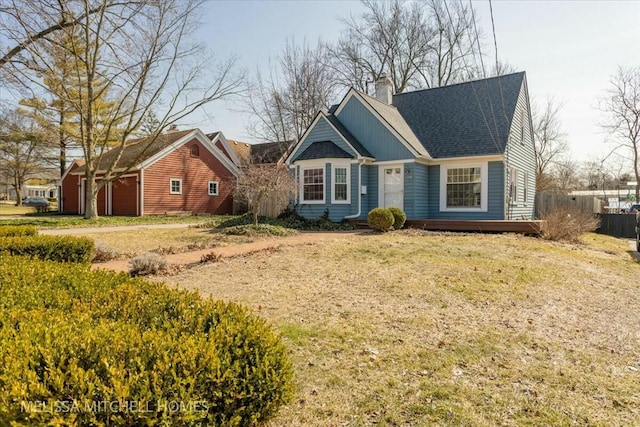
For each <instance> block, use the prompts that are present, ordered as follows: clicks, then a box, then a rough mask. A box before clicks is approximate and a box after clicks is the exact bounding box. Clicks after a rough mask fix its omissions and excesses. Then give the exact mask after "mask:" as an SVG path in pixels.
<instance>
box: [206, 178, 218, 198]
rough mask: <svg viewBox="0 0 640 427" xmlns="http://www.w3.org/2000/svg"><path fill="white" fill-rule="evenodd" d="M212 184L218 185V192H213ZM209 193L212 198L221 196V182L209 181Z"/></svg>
mask: <svg viewBox="0 0 640 427" xmlns="http://www.w3.org/2000/svg"><path fill="white" fill-rule="evenodd" d="M211 184H215V185H216V191H215V192H213V193H212V192H211ZM207 193H208V194H209V195H210V196H218V195H219V194H220V182H219V181H209V182H208V183H207Z"/></svg>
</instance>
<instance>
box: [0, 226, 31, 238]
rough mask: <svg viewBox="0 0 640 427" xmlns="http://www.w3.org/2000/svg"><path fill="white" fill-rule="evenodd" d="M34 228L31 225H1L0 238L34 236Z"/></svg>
mask: <svg viewBox="0 0 640 427" xmlns="http://www.w3.org/2000/svg"><path fill="white" fill-rule="evenodd" d="M36 234H37V231H36V228H35V227H34V226H32V225H2V226H0V237H23V236H35V235H36Z"/></svg>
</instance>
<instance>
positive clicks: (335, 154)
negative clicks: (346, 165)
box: [296, 141, 353, 160]
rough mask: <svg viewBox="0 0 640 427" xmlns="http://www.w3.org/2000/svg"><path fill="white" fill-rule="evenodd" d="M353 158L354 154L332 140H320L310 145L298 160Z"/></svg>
mask: <svg viewBox="0 0 640 427" xmlns="http://www.w3.org/2000/svg"><path fill="white" fill-rule="evenodd" d="M315 159H353V156H352V155H351V154H349V153H347V152H346V151H344V150H343V149H342V148H340V147H338V146H337V145H336V144H334V143H333V142H331V141H319V142H314V143H313V144H311V145H309V147H307V149H306V150H304V151H303V152H302V154H300V155H299V156H298V157H297V159H296V160H315Z"/></svg>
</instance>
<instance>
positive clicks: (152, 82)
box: [6, 0, 242, 218]
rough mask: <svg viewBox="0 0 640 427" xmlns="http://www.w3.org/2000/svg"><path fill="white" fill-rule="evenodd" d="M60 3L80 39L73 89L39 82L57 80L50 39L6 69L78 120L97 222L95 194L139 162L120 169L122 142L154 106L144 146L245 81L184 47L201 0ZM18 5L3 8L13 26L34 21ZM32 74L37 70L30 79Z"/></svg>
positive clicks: (90, 208) (229, 67)
mask: <svg viewBox="0 0 640 427" xmlns="http://www.w3.org/2000/svg"><path fill="white" fill-rule="evenodd" d="M58 3H59V8H60V9H63V10H64V16H65V19H66V20H68V21H70V22H73V28H74V32H77V33H78V34H79V38H78V39H76V38H72V39H71V41H72V43H71V45H70V46H69V47H68V48H67V49H69V50H70V54H71V56H73V57H75V58H77V60H76V61H74V62H76V63H77V64H79V65H78V66H77V67H75V68H74V69H73V70H72V72H71V77H70V78H69V80H70V82H72V83H71V84H69V83H67V84H61V83H60V84H53V85H49V84H44V82H43V81H42V79H41V78H40V77H39V76H40V75H41V71H42V70H49V71H51V73H50V78H54V76H56V75H58V74H57V73H55V72H54V71H55V70H54V69H52V62H51V55H52V52H53V50H54V49H55V48H59V47H60V46H59V45H56V44H55V41H54V40H49V38H47V37H42V38H41V39H40V40H39V41H38V42H37V43H35V42H34V43H30V44H28V45H25V46H24V47H23V48H22V50H21V53H20V54H21V56H22V57H23V58H24V60H22V61H12V62H11V63H10V67H9V68H7V69H8V70H9V71H10V72H11V73H12V74H13V75H15V76H19V77H20V78H21V79H23V80H24V79H28V82H29V84H30V85H35V86H39V87H40V88H41V89H42V90H44V91H48V92H50V93H51V92H52V91H55V92H59V93H52V95H54V96H55V97H56V98H58V99H63V100H65V102H66V103H67V104H68V105H71V106H72V108H73V110H74V112H75V114H76V115H77V117H78V123H77V135H75V136H74V137H75V138H76V139H77V141H78V143H79V145H80V147H81V148H82V151H83V156H84V160H85V170H84V172H85V176H86V178H87V185H86V200H87V206H86V209H85V218H92V217H96V216H97V195H98V191H99V190H100V189H101V188H102V187H103V186H104V185H105V184H107V183H108V182H110V181H112V180H114V179H116V178H118V177H119V176H121V175H122V174H124V173H126V172H127V171H128V170H129V169H130V168H131V167H132V166H134V165H135V163H136V162H137V159H133V161H132V162H131V163H129V164H126V165H121V164H119V163H118V162H119V161H120V157H121V155H122V152H123V149H124V146H125V143H126V141H127V140H128V139H129V138H130V137H131V136H133V135H134V134H135V132H136V131H137V130H138V129H139V128H140V126H141V124H142V122H143V118H144V117H145V115H146V114H147V113H148V112H149V111H150V110H151V109H152V108H154V107H158V106H162V109H163V113H162V114H161V116H160V117H158V119H159V122H160V123H159V126H158V127H157V129H156V130H155V132H154V133H153V135H151V136H150V138H148V139H146V140H145V141H146V144H147V146H150V145H151V144H153V143H154V142H155V139H156V137H157V136H158V134H159V133H160V132H162V130H163V129H165V128H166V127H168V126H169V125H170V124H172V123H175V122H177V121H179V120H180V119H182V118H183V117H185V116H187V115H188V114H190V113H191V112H193V111H194V110H196V109H198V108H200V107H202V106H204V105H206V104H207V103H209V102H212V101H214V100H217V99H221V98H225V97H228V96H230V95H233V94H236V93H238V92H239V90H240V87H241V85H240V84H241V81H242V79H241V76H234V74H233V65H234V61H233V60H229V61H227V62H224V63H219V65H217V66H212V63H213V61H212V60H211V59H210V58H208V57H207V56H206V55H203V52H202V49H201V48H199V47H198V46H191V45H188V44H187V34H188V33H189V32H190V30H191V28H192V27H193V25H194V18H195V17H196V15H197V10H198V8H199V6H200V5H201V4H202V0H164V1H160V2H159V1H156V0H138V1H126V2H119V1H118V0H78V1H74V2H58ZM19 6H20V5H18V4H14V3H10V4H9V5H8V6H6V9H7V10H9V12H8V13H10V14H11V16H13V17H14V19H15V21H16V22H19V23H22V22H26V21H29V20H30V19H33V18H32V17H25V16H23V13H24V11H23V10H22V9H21V8H20V7H19ZM37 13H41V14H43V16H42V17H40V20H41V21H45V22H49V21H50V20H51V19H53V18H51V16H49V15H47V14H49V13H52V11H51V8H43V9H42V10H38V11H37ZM56 16H57V15H56ZM18 27H19V26H18ZM23 27H25V32H24V35H23V37H22V38H23V39H26V38H27V37H28V36H29V34H31V32H30V28H31V27H30V26H26V25H23ZM14 37H15V39H19V37H18V36H17V35H15V34H14ZM34 69H36V70H38V71H39V72H38V73H36V74H35V75H34V73H33V72H32V71H33V70H34ZM213 69H215V71H212V70H213ZM53 88H55V89H53ZM109 149H115V150H118V151H117V153H118V155H117V156H115V158H114V159H113V161H112V162H110V163H109V164H106V163H105V162H103V160H102V159H103V154H104V153H105V152H106V151H108V150H109ZM144 152H145V150H142V153H141V154H140V155H143V154H144Z"/></svg>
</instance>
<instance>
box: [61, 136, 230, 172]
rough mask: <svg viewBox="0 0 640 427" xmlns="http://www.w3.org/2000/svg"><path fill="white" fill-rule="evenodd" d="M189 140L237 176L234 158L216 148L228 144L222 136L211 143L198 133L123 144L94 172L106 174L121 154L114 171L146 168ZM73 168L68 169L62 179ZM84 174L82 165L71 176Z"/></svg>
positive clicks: (106, 154)
mask: <svg viewBox="0 0 640 427" xmlns="http://www.w3.org/2000/svg"><path fill="white" fill-rule="evenodd" d="M192 139H197V140H198V141H199V142H200V143H202V144H203V145H204V146H205V147H206V148H207V149H208V150H209V151H210V152H211V153H212V154H213V155H214V157H216V158H217V159H218V160H219V161H220V162H222V164H223V165H224V166H225V167H226V168H227V169H228V170H229V171H231V172H232V173H233V174H234V175H237V173H238V169H237V165H236V163H235V162H234V160H233V159H232V157H235V154H231V153H230V155H226V154H225V152H224V151H223V150H222V149H220V148H219V147H217V146H215V144H216V143H217V142H218V141H221V143H222V144H223V146H226V145H225V144H227V142H226V140H225V139H224V137H223V135H222V133H220V132H218V133H216V134H214V139H213V140H211V138H210V137H208V136H206V135H205V134H204V133H203V132H202V131H201V130H199V129H189V130H183V131H172V132H168V133H163V134H160V135H158V136H157V137H156V138H155V139H154V140H153V141H151V140H150V138H139V139H134V140H129V141H126V142H125V145H124V146H122V147H117V148H114V149H112V150H110V151H107V152H106V153H104V154H103V155H102V157H101V159H100V162H99V165H98V167H97V168H96V171H98V172H100V171H104V170H106V167H107V166H110V165H111V164H112V163H113V162H115V160H116V159H117V158H118V155H119V154H120V153H122V155H121V156H120V159H119V160H118V163H117V164H116V165H115V168H114V169H115V170H123V169H127V168H131V169H137V168H146V167H149V166H151V165H152V164H153V163H155V162H156V161H158V160H159V159H160V158H162V157H164V156H166V155H167V154H169V153H170V152H172V151H173V150H175V149H176V148H178V147H179V146H181V145H182V144H184V143H187V142H189V141H191V140H192ZM230 150H231V149H229V151H230ZM72 167H73V164H72V165H71V166H69V167H68V168H67V171H66V172H65V175H66V173H67V172H68V171H70V170H71V168H72ZM84 172H85V166H84V165H81V166H80V167H78V168H77V169H75V170H74V171H73V173H74V174H80V175H81V174H84Z"/></svg>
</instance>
